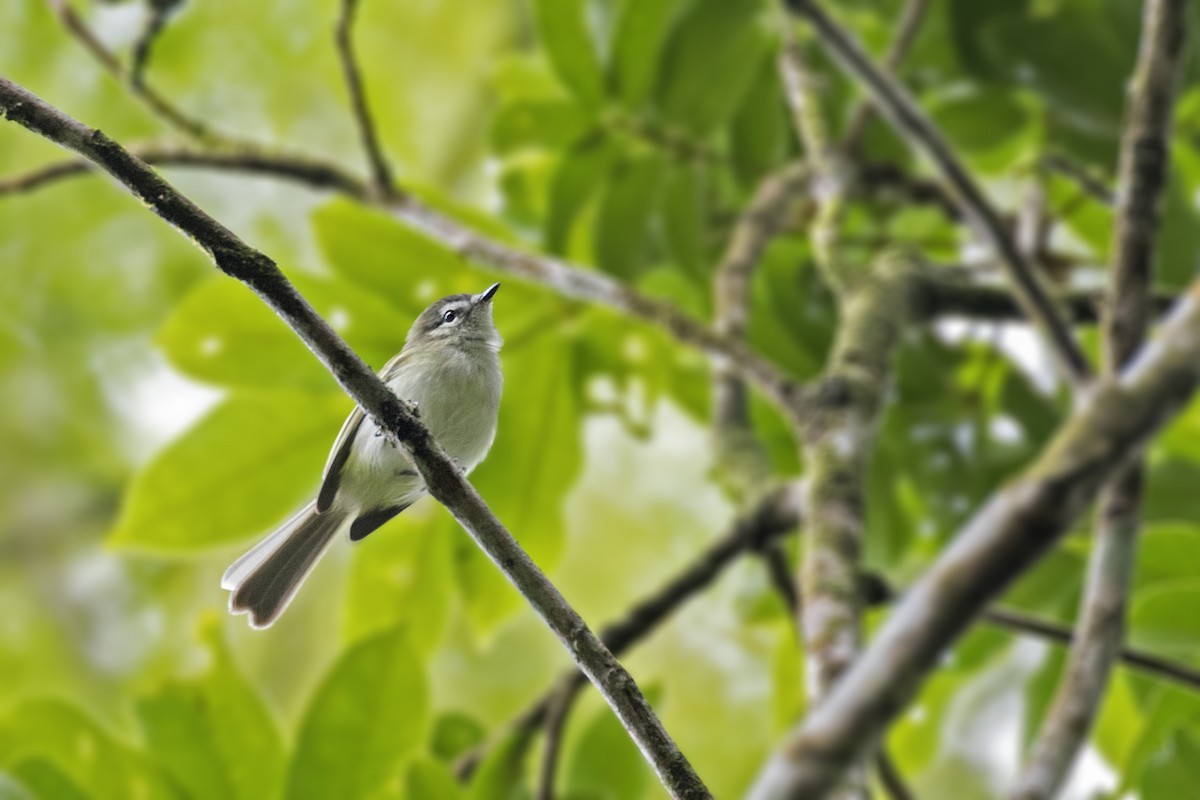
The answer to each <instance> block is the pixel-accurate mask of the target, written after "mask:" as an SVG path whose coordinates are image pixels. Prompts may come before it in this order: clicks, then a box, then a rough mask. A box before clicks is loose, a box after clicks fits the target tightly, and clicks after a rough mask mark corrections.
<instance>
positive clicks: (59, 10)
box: [47, 0, 230, 142]
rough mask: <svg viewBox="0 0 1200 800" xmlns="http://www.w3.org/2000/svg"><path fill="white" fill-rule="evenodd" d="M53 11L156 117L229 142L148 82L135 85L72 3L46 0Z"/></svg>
mask: <svg viewBox="0 0 1200 800" xmlns="http://www.w3.org/2000/svg"><path fill="white" fill-rule="evenodd" d="M47 2H48V3H49V5H50V8H51V10H53V11H54V14H55V15H56V16H57V17H58V19H59V21H60V22H61V23H62V25H63V27H64V28H66V30H67V32H68V33H70V34H71V35H72V36H73V37H75V39H76V40H77V41H78V42H79V43H80V44H82V45H83V46H84V48H85V49H86V50H87V51H88V52H89V53H91V54H92V57H93V58H95V59H96V61H97V62H98V63H99V64H100V66H102V67H104V69H105V71H106V72H108V74H110V75H112V76H113V77H114V78H115V79H116V80H117V81H118V82H119V83H120V84H121V85H122V86H124V87H125V88H126V89H128V90H129V93H130V94H132V95H133V96H134V97H136V98H137V99H138V100H140V101H142V103H143V104H144V105H145V106H146V107H147V108H148V109H150V111H151V113H153V114H154V115H155V116H156V117H158V118H160V119H162V120H163V121H165V122H166V123H167V124H168V125H170V126H171V127H173V128H177V129H179V130H180V131H182V132H183V133H186V134H187V135H188V136H191V137H192V138H194V139H198V140H203V141H209V142H218V141H219V142H229V141H230V140H229V139H227V138H226V137H224V136H222V135H220V134H218V133H216V132H215V131H213V130H212V129H211V128H209V126H208V125H207V124H205V123H204V122H201V121H200V120H198V119H196V118H194V117H191V116H189V115H187V114H185V113H184V112H183V111H180V110H179V109H178V108H177V107H176V106H175V105H174V104H173V103H172V102H171V101H169V100H167V99H166V98H165V97H163V96H162V95H161V94H159V93H158V92H157V91H155V89H154V88H153V87H151V86H149V85H147V84H146V82H145V81H141V80H138V81H134V80H133V74H132V73H131V72H130V71H129V70H127V69H125V67H124V66H122V64H121V62H120V61H119V60H118V59H117V57H116V56H115V55H113V53H112V51H111V50H109V49H108V48H107V47H105V46H104V43H103V42H101V41H100V40H99V39H98V38H97V37H96V34H95V33H93V32H92V30H91V28H89V27H88V26H87V24H86V23H84V21H83V19H81V18H80V16H79V15H78V14H76V13H75V9H73V8H72V7H71V4H70V2H69V0H47Z"/></svg>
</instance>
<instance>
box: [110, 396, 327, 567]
mask: <svg viewBox="0 0 1200 800" xmlns="http://www.w3.org/2000/svg"><path fill="white" fill-rule="evenodd" d="M350 408H351V405H350V401H349V399H347V398H346V397H345V396H344V395H340V394H308V393H306V392H298V391H283V390H279V391H271V392H268V391H263V392H253V393H250V392H245V393H238V394H234V395H232V396H230V397H229V398H227V399H226V400H225V401H224V402H222V403H221V404H220V405H219V406H217V408H216V409H214V410H213V411H212V412H211V413H210V414H209V415H208V416H206V417H205V418H204V419H202V420H201V421H200V422H199V423H198V424H197V425H196V426H195V427H193V428H191V429H190V430H188V431H187V432H186V433H185V434H184V435H183V437H182V438H180V439H177V440H176V441H174V442H172V443H171V444H169V445H168V446H167V447H166V448H165V449H164V450H163V451H162V452H160V453H159V454H158V455H157V456H155V457H154V458H153V459H152V460H151V461H150V463H149V464H147V465H146V466H145V467H144V468H142V470H141V471H140V472H139V473H138V474H137V475H136V476H135V477H134V479H133V482H132V484H131V485H130V486H129V488H128V489H127V490H126V493H125V498H124V502H123V504H122V508H121V513H120V516H119V517H118V520H117V525H116V528H115V530H114V531H113V533H112V535H111V537H110V541H111V542H112V543H113V544H114V545H117V546H119V547H123V548H129V549H133V550H143V551H154V552H159V553H187V552H196V551H199V550H205V549H209V548H212V547H216V546H220V545H226V544H230V543H232V542H237V541H241V540H243V539H246V538H247V537H249V536H252V535H254V534H261V533H265V532H266V531H267V530H268V529H270V528H271V527H272V526H273V525H276V524H278V523H280V522H283V520H284V519H285V518H286V516H287V514H288V512H289V511H290V510H293V509H294V508H296V507H297V506H298V505H300V503H302V502H303V501H304V500H305V499H306V498H307V497H308V496H309V495H310V494H311V493H312V492H314V491H315V488H316V485H317V483H318V481H319V479H320V476H321V467H322V465H323V464H324V463H325V457H326V454H327V453H328V450H329V447H330V445H332V444H333V439H334V437H335V436H336V435H337V431H338V428H339V426H340V425H341V423H342V420H343V419H344V418H345V416H346V415H347V414H348V413H349V412H350Z"/></svg>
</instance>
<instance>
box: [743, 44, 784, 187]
mask: <svg viewBox="0 0 1200 800" xmlns="http://www.w3.org/2000/svg"><path fill="white" fill-rule="evenodd" d="M765 55H766V54H764V56H765ZM783 98H784V90H783V85H782V83H781V81H780V77H779V69H778V67H777V66H776V62H775V59H774V58H770V57H764V58H762V59H761V65H760V66H759V67H758V75H757V76H756V77H755V79H754V81H753V82H752V83H751V84H750V88H749V89H747V91H746V95H745V97H744V98H743V99H742V102H741V103H740V104H739V105H738V108H737V111H736V113H735V114H734V116H733V120H732V123H731V125H730V129H729V144H730V154H731V155H732V156H733V166H734V170H735V172H736V173H737V176H738V178H739V179H740V180H741V181H742V182H743V184H744V185H746V186H753V185H754V184H755V183H756V182H757V181H758V180H759V179H760V178H761V177H762V176H764V175H766V174H767V173H768V172H770V171H771V170H772V169H775V168H777V167H778V166H779V165H780V164H781V163H783V160H784V158H785V157H786V156H787V152H788V147H789V144H790V142H791V141H792V138H791V137H792V132H791V128H790V125H791V120H790V119H789V118H788V112H787V106H786V105H785V104H784V99H783Z"/></svg>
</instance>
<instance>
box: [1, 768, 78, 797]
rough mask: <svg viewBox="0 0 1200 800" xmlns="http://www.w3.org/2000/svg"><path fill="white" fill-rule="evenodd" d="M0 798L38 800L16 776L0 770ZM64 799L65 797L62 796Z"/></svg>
mask: <svg viewBox="0 0 1200 800" xmlns="http://www.w3.org/2000/svg"><path fill="white" fill-rule="evenodd" d="M0 800H38V798H37V795H35V794H33V793H32V792H31V791H30V790H29V789H27V788H25V785H24V784H22V783H19V782H17V780H16V778H14V777H12V776H10V775H6V774H5V773H3V772H0ZM64 800H65V798H64Z"/></svg>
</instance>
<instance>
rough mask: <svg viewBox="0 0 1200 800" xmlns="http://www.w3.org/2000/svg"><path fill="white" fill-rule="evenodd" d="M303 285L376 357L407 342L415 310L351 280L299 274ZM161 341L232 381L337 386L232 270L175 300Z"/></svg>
mask: <svg viewBox="0 0 1200 800" xmlns="http://www.w3.org/2000/svg"><path fill="white" fill-rule="evenodd" d="M293 281H294V282H295V284H296V286H297V288H298V289H299V290H300V292H301V293H302V294H303V295H304V296H305V297H306V298H307V299H308V301H309V302H310V303H312V304H313V306H314V307H316V309H317V311H318V312H319V313H320V314H321V315H322V316H324V317H325V319H326V320H328V321H329V323H330V324H331V325H332V326H333V328H334V330H336V331H337V332H338V333H339V334H341V335H342V336H343V337H344V338H345V339H346V340H347V341H348V342H349V343H350V345H351V347H353V348H355V350H356V351H357V352H358V354H359V355H361V356H362V357H363V359H364V360H365V361H367V363H369V364H373V365H375V366H376V367H381V366H383V364H384V363H385V362H386V361H387V360H388V359H389V358H391V357H392V356H393V355H394V354H395V353H396V351H398V350H399V349H400V346H401V345H402V344H403V343H404V334H405V333H406V329H407V326H408V324H409V323H411V321H412V317H411V316H410V315H409V314H408V313H405V312H402V311H399V310H398V309H397V308H395V307H394V306H392V305H390V304H388V303H387V302H385V301H383V300H381V299H380V298H379V297H376V296H372V295H371V294H369V293H367V292H365V291H362V290H360V289H356V288H355V287H354V286H353V285H351V284H350V283H349V282H347V281H340V282H335V281H329V280H322V279H315V278H305V277H303V276H296V277H294V278H293ZM158 344H159V346H160V347H161V348H162V349H163V351H164V352H165V353H166V354H167V358H168V359H170V361H171V363H172V364H174V365H175V366H176V367H178V368H179V369H180V370H182V371H183V372H185V373H187V374H188V375H190V376H192V377H194V378H198V379H200V380H202V381H208V382H211V383H216V384H221V385H225V386H235V387H236V386H254V387H264V388H274V387H279V386H301V387H304V388H308V389H317V390H319V389H332V388H333V387H334V386H336V384H335V383H334V379H333V376H331V375H330V374H329V371H328V370H327V369H325V367H324V366H322V365H321V363H320V362H318V361H317V360H316V359H315V358H313V356H312V353H311V352H309V350H308V348H307V347H305V345H304V343H303V342H301V341H300V338H299V337H298V336H296V334H295V333H294V332H293V331H292V330H291V328H289V327H288V326H287V324H286V323H284V321H283V320H281V319H280V318H279V317H278V316H277V315H276V314H275V313H274V312H272V311H271V309H270V308H268V307H267V305H266V304H265V303H264V302H263V301H262V300H261V299H260V298H258V297H256V296H255V295H254V294H253V293H252V292H250V291H249V290H248V289H246V287H244V286H242V285H241V284H239V283H237V282H236V281H231V280H229V279H227V278H216V279H214V280H211V281H206V282H204V283H202V284H200V285H199V286H197V287H196V288H195V289H194V290H193V291H192V292H191V293H190V294H188V296H187V297H185V298H184V299H183V301H182V302H181V303H180V304H179V305H177V306H176V307H175V310H174V311H173V313H172V314H171V316H170V317H169V318H168V319H167V322H166V324H165V325H164V326H163V328H162V329H161V330H160V331H159V334H158Z"/></svg>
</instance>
